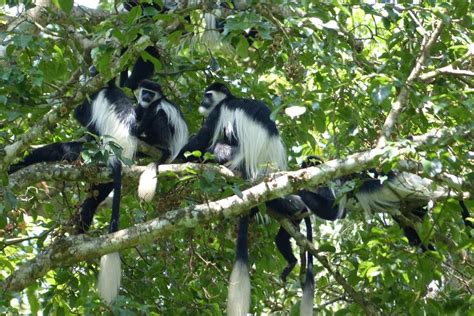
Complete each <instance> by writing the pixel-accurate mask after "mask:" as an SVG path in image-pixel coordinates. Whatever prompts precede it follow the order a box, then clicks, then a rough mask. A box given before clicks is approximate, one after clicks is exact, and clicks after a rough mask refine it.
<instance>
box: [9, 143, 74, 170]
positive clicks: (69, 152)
mask: <svg viewBox="0 0 474 316" xmlns="http://www.w3.org/2000/svg"><path fill="white" fill-rule="evenodd" d="M81 151H82V142H67V143H54V144H48V145H45V146H43V147H40V148H36V149H34V150H32V151H31V153H30V154H29V155H28V156H26V157H25V158H24V159H23V160H22V161H21V162H19V163H16V164H14V165H11V166H10V169H9V170H8V173H9V174H11V173H13V172H16V171H18V170H20V169H23V168H25V167H27V166H30V165H32V164H35V163H38V162H57V161H68V162H73V161H76V160H77V159H78V158H79V156H80V154H81Z"/></svg>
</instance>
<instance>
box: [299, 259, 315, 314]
mask: <svg viewBox="0 0 474 316" xmlns="http://www.w3.org/2000/svg"><path fill="white" fill-rule="evenodd" d="M312 270H313V269H312V267H308V270H307V271H306V280H305V282H304V287H303V297H302V298H301V305H300V316H311V315H313V299H314V276H313V271H312Z"/></svg>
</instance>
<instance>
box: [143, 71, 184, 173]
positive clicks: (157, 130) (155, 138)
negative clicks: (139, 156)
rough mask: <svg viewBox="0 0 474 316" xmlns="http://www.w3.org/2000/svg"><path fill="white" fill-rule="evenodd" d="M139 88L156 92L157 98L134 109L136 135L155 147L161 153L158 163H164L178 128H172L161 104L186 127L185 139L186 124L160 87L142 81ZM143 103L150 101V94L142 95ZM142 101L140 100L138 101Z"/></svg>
mask: <svg viewBox="0 0 474 316" xmlns="http://www.w3.org/2000/svg"><path fill="white" fill-rule="evenodd" d="M139 88H140V89H142V88H145V89H148V90H150V91H154V92H156V96H157V97H158V98H157V99H156V100H154V101H153V102H151V103H150V104H149V105H148V106H147V107H146V108H144V107H143V106H142V105H141V104H139V105H138V106H137V107H136V108H135V111H136V115H137V119H138V121H139V123H138V128H137V135H138V136H139V138H140V139H142V140H143V141H145V142H146V143H147V144H149V145H152V146H155V147H157V148H159V149H160V150H161V151H162V153H163V154H162V157H161V158H160V161H159V162H158V163H160V164H161V163H164V162H166V161H168V159H169V158H170V156H171V154H172V146H173V143H172V142H173V136H174V135H175V133H176V132H177V131H176V129H177V128H178V126H174V124H173V123H172V122H171V119H170V117H169V116H168V115H167V113H166V110H165V109H164V108H163V106H164V105H163V104H162V103H163V102H166V104H167V105H169V106H171V107H173V108H174V109H175V110H176V112H177V113H178V115H179V119H180V121H181V123H180V124H182V126H186V138H187V124H186V120H185V119H184V116H183V113H182V112H181V110H180V109H179V107H178V106H176V105H175V104H174V103H172V102H171V101H169V100H168V99H166V98H165V96H164V95H163V91H162V89H161V86H160V85H159V84H158V83H155V82H153V81H150V80H144V81H142V82H141V83H140V85H139ZM142 98H144V100H143V101H146V102H150V101H152V96H151V94H148V95H146V94H144V93H142ZM139 101H142V100H139Z"/></svg>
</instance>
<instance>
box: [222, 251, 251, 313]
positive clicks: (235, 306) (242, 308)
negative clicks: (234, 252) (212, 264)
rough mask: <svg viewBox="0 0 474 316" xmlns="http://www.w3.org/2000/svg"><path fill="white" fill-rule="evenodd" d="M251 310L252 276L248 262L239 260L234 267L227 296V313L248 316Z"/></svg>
mask: <svg viewBox="0 0 474 316" xmlns="http://www.w3.org/2000/svg"><path fill="white" fill-rule="evenodd" d="M249 310H250V276H249V269H248V266H247V263H246V262H244V261H242V260H237V261H236V262H235V264H234V268H233V269H232V274H231V275H230V282H229V295H228V298H227V315H229V316H246V315H247V314H248V312H249Z"/></svg>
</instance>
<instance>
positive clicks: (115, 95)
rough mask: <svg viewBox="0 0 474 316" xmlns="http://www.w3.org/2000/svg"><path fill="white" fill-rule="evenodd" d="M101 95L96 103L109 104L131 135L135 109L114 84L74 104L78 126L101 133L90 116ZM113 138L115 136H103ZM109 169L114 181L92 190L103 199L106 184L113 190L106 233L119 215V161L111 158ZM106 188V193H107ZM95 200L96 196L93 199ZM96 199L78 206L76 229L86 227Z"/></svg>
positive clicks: (100, 134)
mask: <svg viewBox="0 0 474 316" xmlns="http://www.w3.org/2000/svg"><path fill="white" fill-rule="evenodd" d="M101 94H103V97H104V100H105V104H101V105H99V106H104V107H110V108H111V109H112V111H113V113H114V114H115V115H116V118H117V119H118V121H117V122H116V124H119V123H122V124H124V125H125V126H127V127H128V132H129V137H130V138H131V137H134V136H133V135H134V133H135V130H136V116H135V111H134V109H133V105H132V103H131V101H130V99H129V98H128V97H127V95H126V94H125V93H124V92H123V91H122V90H121V89H119V88H117V87H115V86H108V87H106V88H103V89H101V90H99V91H98V92H96V93H94V94H93V95H92V96H91V97H90V101H89V100H85V101H84V102H83V103H82V104H81V105H80V106H78V107H77V108H76V109H75V111H74V116H75V117H76V119H77V120H78V121H79V123H81V125H83V126H85V127H87V128H88V129H89V131H90V132H91V133H94V134H96V135H99V136H105V135H103V134H102V132H101V131H100V126H97V125H96V124H95V123H94V122H92V119H93V117H92V116H93V112H92V107H93V102H94V101H96V100H97V99H98V98H99V97H100V95H101ZM107 136H112V137H114V136H115V135H107ZM111 167H112V172H113V178H114V181H113V182H112V183H108V185H103V186H97V187H95V189H97V190H98V191H99V193H98V195H97V197H101V198H103V199H105V198H106V197H107V195H108V194H109V193H110V190H109V188H110V184H113V189H114V199H113V203H112V217H111V221H110V228H109V231H110V232H114V231H116V230H117V229H118V222H119V216H120V192H121V163H120V162H119V161H118V160H117V159H114V160H113V161H112V162H111ZM107 191H108V192H107ZM95 199H96V200H99V199H98V198H95ZM103 199H102V200H101V201H98V203H97V205H95V203H94V205H95V206H96V207H95V208H90V207H89V204H86V205H85V206H86V207H84V205H83V207H82V210H81V217H80V222H79V225H78V231H79V232H83V231H84V228H88V227H89V226H90V221H91V220H92V218H93V216H94V214H95V212H96V209H97V206H98V205H99V204H100V202H102V201H103Z"/></svg>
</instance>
